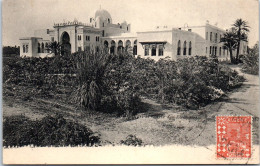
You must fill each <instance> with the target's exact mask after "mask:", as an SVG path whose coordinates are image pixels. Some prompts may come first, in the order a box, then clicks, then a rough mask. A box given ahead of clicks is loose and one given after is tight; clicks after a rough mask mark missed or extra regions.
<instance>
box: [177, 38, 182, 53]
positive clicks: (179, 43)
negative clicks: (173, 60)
mask: <svg viewBox="0 0 260 166" xmlns="http://www.w3.org/2000/svg"><path fill="white" fill-rule="evenodd" d="M177 55H181V41H180V40H179V41H178V48H177Z"/></svg>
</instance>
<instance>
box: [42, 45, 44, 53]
mask: <svg viewBox="0 0 260 166" xmlns="http://www.w3.org/2000/svg"><path fill="white" fill-rule="evenodd" d="M42 53H44V44H43V43H42Z"/></svg>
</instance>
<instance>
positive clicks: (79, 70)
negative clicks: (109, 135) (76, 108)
mask: <svg viewBox="0 0 260 166" xmlns="http://www.w3.org/2000/svg"><path fill="white" fill-rule="evenodd" d="M72 57H73V58H74V61H73V62H74V64H73V66H74V68H75V72H76V80H77V90H76V101H78V102H79V103H80V105H82V106H83V107H86V108H88V109H93V110H97V109H98V107H99V106H100V104H101V98H102V95H103V87H104V86H105V85H104V82H103V79H104V74H105V70H106V67H107V65H108V62H109V59H110V56H109V55H104V54H99V53H96V54H92V53H86V52H77V53H74V54H72Z"/></svg>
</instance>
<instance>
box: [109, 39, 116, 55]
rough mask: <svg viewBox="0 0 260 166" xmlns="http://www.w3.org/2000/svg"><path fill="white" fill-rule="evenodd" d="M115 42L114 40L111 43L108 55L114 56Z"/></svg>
mask: <svg viewBox="0 0 260 166" xmlns="http://www.w3.org/2000/svg"><path fill="white" fill-rule="evenodd" d="M115 47H116V42H115V41H114V40H112V41H111V47H110V54H115Z"/></svg>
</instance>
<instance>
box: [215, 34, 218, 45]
mask: <svg viewBox="0 0 260 166" xmlns="http://www.w3.org/2000/svg"><path fill="white" fill-rule="evenodd" d="M217 42H218V34H217V33H216V35H215V43H217Z"/></svg>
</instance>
